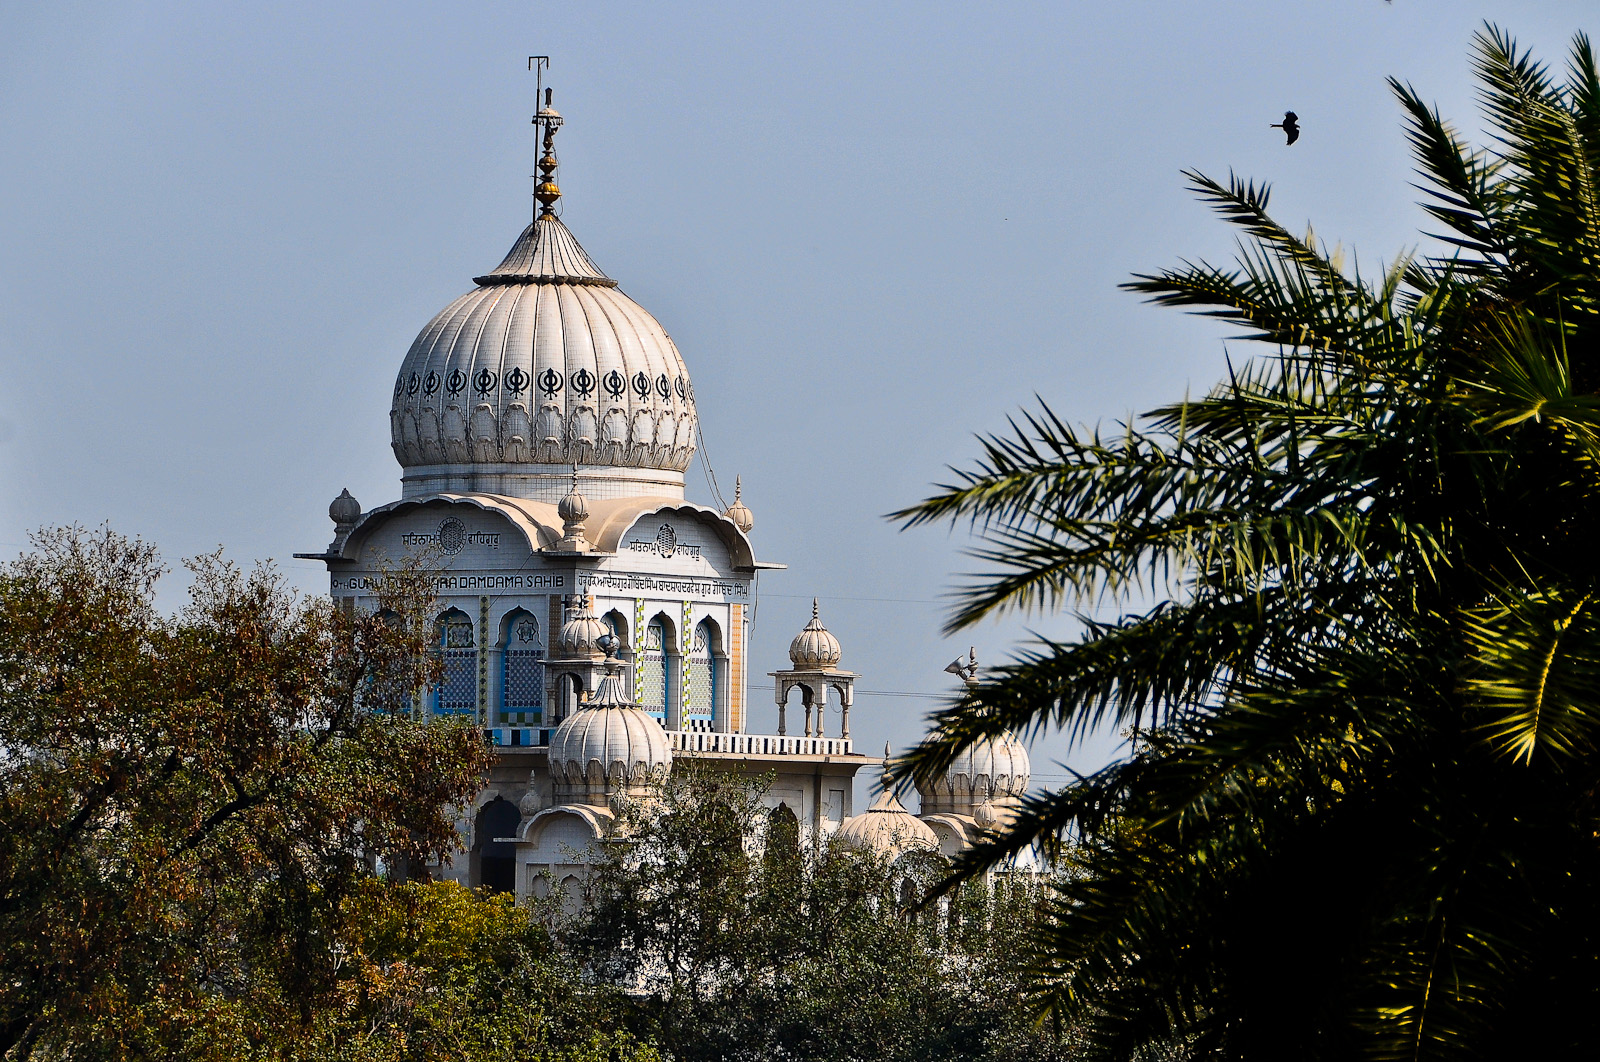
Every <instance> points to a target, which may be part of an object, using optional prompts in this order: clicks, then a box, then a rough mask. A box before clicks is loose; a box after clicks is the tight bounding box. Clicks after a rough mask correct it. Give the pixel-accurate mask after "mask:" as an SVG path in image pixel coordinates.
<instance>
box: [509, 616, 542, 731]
mask: <svg viewBox="0 0 1600 1062" xmlns="http://www.w3.org/2000/svg"><path fill="white" fill-rule="evenodd" d="M500 649H501V653H500V661H501V662H500V669H501V674H500V721H501V722H502V723H509V724H521V723H533V724H535V725H538V724H540V723H542V722H543V721H544V706H545V689H544V660H545V641H544V636H543V632H542V631H541V630H540V629H539V618H538V617H537V616H535V615H534V614H533V613H532V612H529V611H528V610H527V609H524V608H517V609H512V610H511V611H510V612H509V613H507V614H506V618H505V619H504V620H502V621H501V624H500Z"/></svg>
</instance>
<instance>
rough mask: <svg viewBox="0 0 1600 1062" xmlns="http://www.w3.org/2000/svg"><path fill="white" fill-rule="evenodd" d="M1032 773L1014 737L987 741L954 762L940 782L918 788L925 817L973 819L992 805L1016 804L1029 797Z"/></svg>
mask: <svg viewBox="0 0 1600 1062" xmlns="http://www.w3.org/2000/svg"><path fill="white" fill-rule="evenodd" d="M1032 769H1033V768H1032V764H1031V763H1030V761H1029V759H1028V750H1027V748H1026V747H1025V746H1024V745H1023V744H1022V742H1020V741H1018V740H1017V738H1016V737H1015V736H1014V735H1012V734H1010V733H1005V734H1001V735H1000V736H999V737H992V738H986V739H984V740H983V741H979V742H977V743H976V744H974V745H972V746H971V747H970V748H967V749H965V750H964V751H963V752H962V753H961V754H960V755H959V756H957V757H956V758H955V759H954V760H952V761H951V763H950V766H949V767H948V768H946V769H945V772H944V774H943V775H942V776H940V778H939V779H938V781H936V782H933V783H925V784H922V785H919V786H917V793H918V795H920V796H921V797H922V811H923V814H925V815H926V814H936V813H953V814H957V815H969V816H973V815H976V813H977V809H978V808H979V807H980V806H981V805H983V804H986V803H989V802H999V803H1000V804H1003V805H1009V804H1012V803H1014V802H1015V801H1017V800H1019V799H1021V798H1022V796H1023V794H1025V793H1027V791H1028V782H1029V780H1030V775H1031V772H1032Z"/></svg>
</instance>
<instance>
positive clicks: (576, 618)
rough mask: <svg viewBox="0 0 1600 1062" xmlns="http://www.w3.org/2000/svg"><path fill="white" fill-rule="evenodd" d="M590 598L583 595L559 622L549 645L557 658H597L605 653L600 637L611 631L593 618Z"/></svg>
mask: <svg viewBox="0 0 1600 1062" xmlns="http://www.w3.org/2000/svg"><path fill="white" fill-rule="evenodd" d="M591 600H592V599H591V598H590V597H588V595H585V596H584V598H583V600H582V602H581V603H580V604H577V605H573V606H571V607H569V608H568V610H567V616H566V619H565V620H563V621H562V623H561V630H560V631H559V632H557V634H556V638H555V643H554V644H553V645H552V646H551V648H552V649H553V650H554V653H555V659H557V660H579V659H583V658H586V657H587V658H589V659H592V660H598V659H600V658H601V657H603V656H605V655H606V648H605V646H604V645H603V644H601V639H602V638H604V637H605V636H606V635H608V634H610V633H611V631H610V629H609V628H607V627H606V625H605V624H604V623H601V622H600V621H599V620H598V619H596V618H595V615H594V609H593V607H592V606H591Z"/></svg>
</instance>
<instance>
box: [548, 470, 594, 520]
mask: <svg viewBox="0 0 1600 1062" xmlns="http://www.w3.org/2000/svg"><path fill="white" fill-rule="evenodd" d="M573 478H574V479H576V478H577V477H576V476H574V477H573ZM556 514H557V515H558V516H560V517H561V519H562V520H563V521H564V522H566V523H569V524H581V523H583V522H584V521H585V520H587V519H589V499H588V498H585V497H584V496H583V495H582V494H579V493H578V485H577V483H573V485H572V489H571V490H570V491H568V492H567V493H566V496H565V497H563V498H562V499H561V504H559V505H557V506H556Z"/></svg>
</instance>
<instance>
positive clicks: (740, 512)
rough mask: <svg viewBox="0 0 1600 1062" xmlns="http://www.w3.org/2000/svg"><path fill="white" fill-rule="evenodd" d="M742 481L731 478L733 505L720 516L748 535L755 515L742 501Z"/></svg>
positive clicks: (754, 520)
mask: <svg viewBox="0 0 1600 1062" xmlns="http://www.w3.org/2000/svg"><path fill="white" fill-rule="evenodd" d="M743 497H744V480H743V479H742V478H741V477H739V476H734V477H733V504H732V505H730V506H728V509H727V511H726V512H724V513H723V514H722V515H723V516H726V517H727V518H728V519H729V520H732V521H733V526H734V527H737V528H738V529H739V530H740V531H741V532H743V533H744V534H746V535H748V534H749V533H750V529H751V528H752V527H755V526H756V518H755V514H754V513H752V512H751V511H750V507H749V506H748V505H746V504H745V503H744V501H743Z"/></svg>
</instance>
